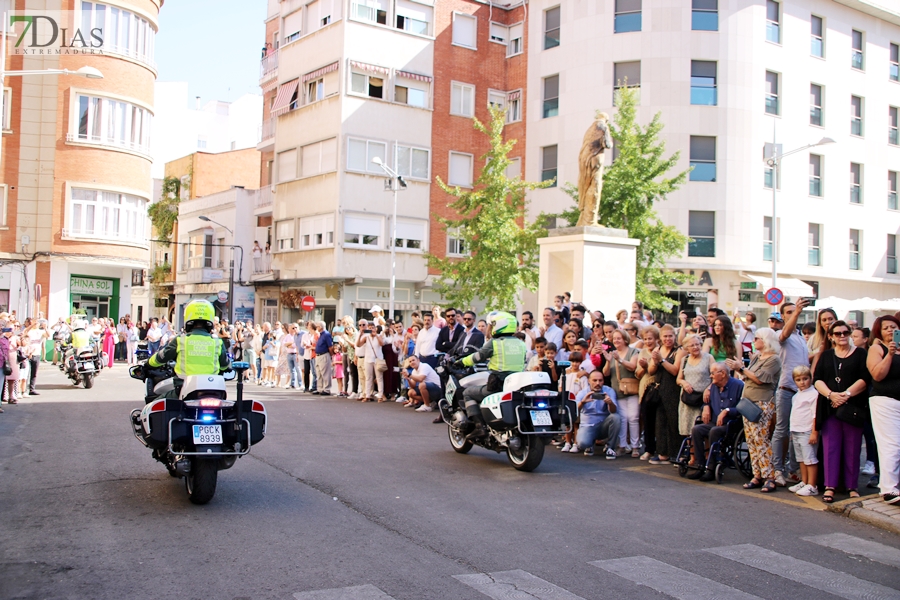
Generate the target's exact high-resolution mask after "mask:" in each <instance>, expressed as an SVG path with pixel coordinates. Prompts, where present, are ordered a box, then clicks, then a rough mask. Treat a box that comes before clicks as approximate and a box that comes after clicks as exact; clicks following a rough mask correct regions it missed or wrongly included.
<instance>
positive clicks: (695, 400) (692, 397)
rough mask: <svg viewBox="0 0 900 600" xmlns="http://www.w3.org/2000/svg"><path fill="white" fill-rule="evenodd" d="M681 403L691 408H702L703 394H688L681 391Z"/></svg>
mask: <svg viewBox="0 0 900 600" xmlns="http://www.w3.org/2000/svg"><path fill="white" fill-rule="evenodd" d="M681 401H682V402H684V404H685V405H686V406H690V407H691V408H700V407H701V406H703V392H690V393H688V392H686V391H684V390H681Z"/></svg>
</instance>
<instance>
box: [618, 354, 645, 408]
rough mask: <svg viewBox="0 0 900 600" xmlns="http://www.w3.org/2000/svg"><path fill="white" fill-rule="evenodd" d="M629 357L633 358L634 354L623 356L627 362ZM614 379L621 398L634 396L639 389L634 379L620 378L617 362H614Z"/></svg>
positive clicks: (638, 384)
mask: <svg viewBox="0 0 900 600" xmlns="http://www.w3.org/2000/svg"><path fill="white" fill-rule="evenodd" d="M631 356H634V353H633V352H632V353H631V354H629V353H626V354H625V360H628V359H629V358H630V357H631ZM616 379H617V380H618V382H619V393H620V394H622V396H623V397H624V396H634V395H636V394H637V393H638V390H639V389H640V382H639V381H638V380H637V379H635V378H634V377H624V378H623V377H622V375H621V374H620V371H619V361H616Z"/></svg>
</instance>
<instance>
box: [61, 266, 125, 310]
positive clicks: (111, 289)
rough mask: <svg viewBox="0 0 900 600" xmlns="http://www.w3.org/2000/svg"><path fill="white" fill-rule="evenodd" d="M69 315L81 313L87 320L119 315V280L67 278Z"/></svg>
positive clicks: (77, 276) (73, 276)
mask: <svg viewBox="0 0 900 600" xmlns="http://www.w3.org/2000/svg"><path fill="white" fill-rule="evenodd" d="M69 305H70V306H71V310H70V311H69V312H70V313H73V314H74V313H82V314H84V315H86V316H87V318H88V319H93V318H95V317H113V318H118V315H119V280H118V279H112V278H100V277H87V276H84V275H70V276H69Z"/></svg>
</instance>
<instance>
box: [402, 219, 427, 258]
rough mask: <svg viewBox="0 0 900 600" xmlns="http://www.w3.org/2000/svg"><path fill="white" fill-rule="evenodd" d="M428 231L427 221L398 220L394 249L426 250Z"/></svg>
mask: <svg viewBox="0 0 900 600" xmlns="http://www.w3.org/2000/svg"><path fill="white" fill-rule="evenodd" d="M427 230H428V222H427V221H414V220H412V219H403V218H400V219H397V237H395V238H394V247H395V248H404V249H406V250H420V251H421V250H424V249H425V233H426V232H427Z"/></svg>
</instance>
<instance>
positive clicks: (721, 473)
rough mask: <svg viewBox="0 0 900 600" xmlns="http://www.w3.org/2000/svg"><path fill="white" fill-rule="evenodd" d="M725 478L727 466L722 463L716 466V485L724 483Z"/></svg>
mask: <svg viewBox="0 0 900 600" xmlns="http://www.w3.org/2000/svg"><path fill="white" fill-rule="evenodd" d="M723 477H725V465H724V464H723V463H721V462H720V463H717V464H716V483H722V478H723Z"/></svg>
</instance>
